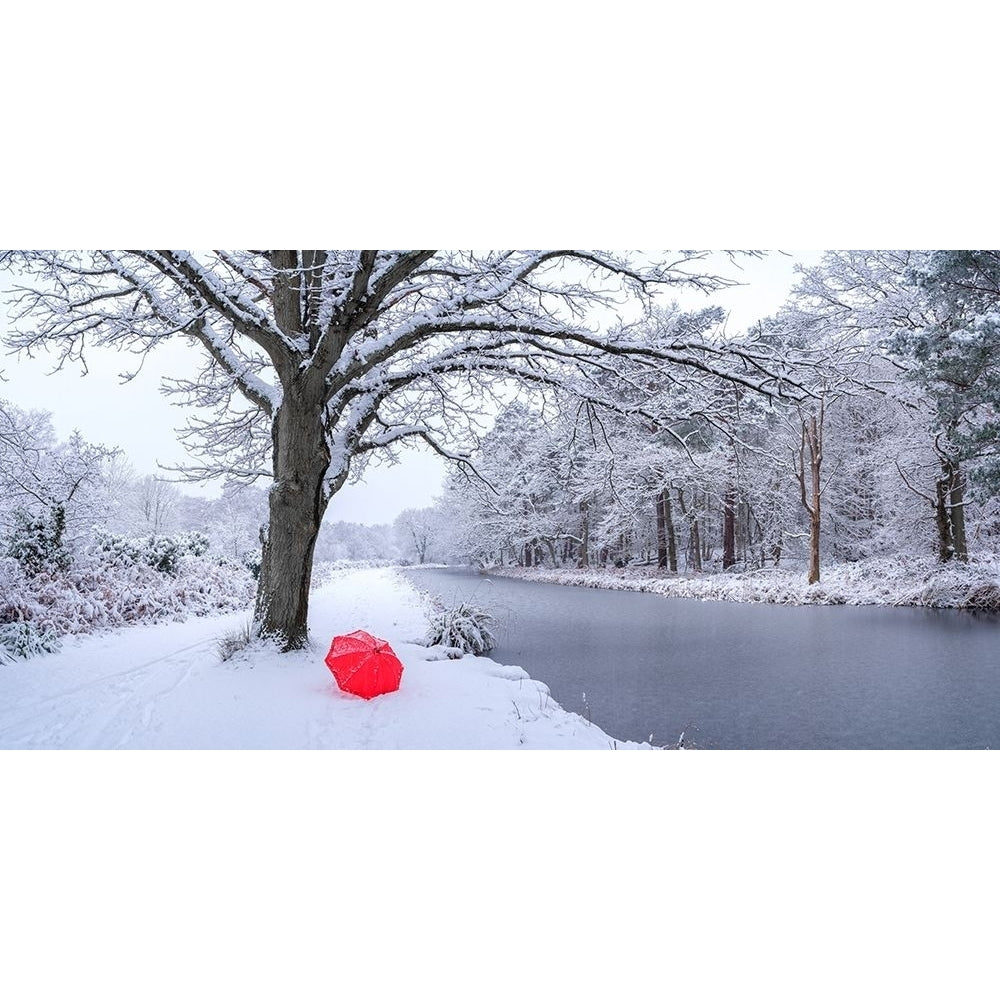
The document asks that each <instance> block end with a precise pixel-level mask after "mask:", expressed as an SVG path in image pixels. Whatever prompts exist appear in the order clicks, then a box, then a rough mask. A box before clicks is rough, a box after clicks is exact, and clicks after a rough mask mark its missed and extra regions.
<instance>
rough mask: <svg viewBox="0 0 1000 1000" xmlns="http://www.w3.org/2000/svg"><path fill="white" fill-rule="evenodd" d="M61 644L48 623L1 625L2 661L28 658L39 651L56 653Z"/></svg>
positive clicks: (0, 656)
mask: <svg viewBox="0 0 1000 1000" xmlns="http://www.w3.org/2000/svg"><path fill="white" fill-rule="evenodd" d="M59 646H60V643H59V637H58V636H57V635H56V633H55V632H54V631H53V630H52V629H51V628H50V627H49V626H47V625H37V624H35V623H34V622H8V623H7V624H6V625H0V662H4V661H7V662H10V661H11V660H15V659H22V660H27V659H28V658H29V657H32V656H37V655H38V654H39V653H54V652H56V650H58V649H59Z"/></svg>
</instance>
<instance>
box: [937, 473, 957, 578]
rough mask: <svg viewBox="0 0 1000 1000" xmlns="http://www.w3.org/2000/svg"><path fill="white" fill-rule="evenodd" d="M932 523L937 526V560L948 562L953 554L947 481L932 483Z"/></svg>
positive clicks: (941, 480)
mask: <svg viewBox="0 0 1000 1000" xmlns="http://www.w3.org/2000/svg"><path fill="white" fill-rule="evenodd" d="M934 523H935V525H936V526H937V536H938V559H939V560H940V561H941V562H943V563H944V562H948V561H949V560H950V559H951V558H952V556H953V555H954V554H955V545H954V542H953V541H952V537H951V518H950V517H949V515H948V480H947V479H938V480H936V481H935V483H934Z"/></svg>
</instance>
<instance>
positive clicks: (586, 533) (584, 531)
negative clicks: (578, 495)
mask: <svg viewBox="0 0 1000 1000" xmlns="http://www.w3.org/2000/svg"><path fill="white" fill-rule="evenodd" d="M580 514H581V515H582V517H583V524H582V525H581V527H580V558H579V560H578V561H577V565H578V566H579V567H580V569H587V568H588V567H589V566H590V504H589V502H588V501H586V500H581V501H580Z"/></svg>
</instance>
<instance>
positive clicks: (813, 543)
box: [797, 400, 823, 584]
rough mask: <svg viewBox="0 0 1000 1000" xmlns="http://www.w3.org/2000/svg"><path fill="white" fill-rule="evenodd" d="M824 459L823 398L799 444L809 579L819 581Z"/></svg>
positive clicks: (805, 421)
mask: <svg viewBox="0 0 1000 1000" xmlns="http://www.w3.org/2000/svg"><path fill="white" fill-rule="evenodd" d="M807 448H808V450H809V481H810V492H811V494H812V496H811V497H810V498H807V496H806V449H807ZM822 462H823V401H822V400H821V401H820V407H819V419H818V420H817V418H816V416H815V414H814V415H813V416H811V417H809V419H808V420H803V421H802V440H801V444H800V446H799V464H798V469H797V472H798V477H799V485H800V487H801V490H802V506H803V507H805V509H806V510H807V511H808V512H809V583H810V584H813V583H819V532H820V521H821V518H820V495H821V492H822V486H821V484H820V466H821V464H822Z"/></svg>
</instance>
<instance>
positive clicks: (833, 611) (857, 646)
mask: <svg viewBox="0 0 1000 1000" xmlns="http://www.w3.org/2000/svg"><path fill="white" fill-rule="evenodd" d="M410 578H411V579H412V580H413V582H414V583H415V584H416V585H417V586H418V587H421V588H422V589H424V590H427V591H429V592H430V593H433V594H436V595H437V596H439V597H440V598H442V599H443V600H444V601H445V602H446V603H448V604H452V603H455V602H457V601H458V600H462V599H465V600H471V601H473V602H474V603H476V604H480V605H482V606H484V607H487V608H489V609H490V610H491V611H492V612H493V613H494V614H495V615H496V616H497V617H498V618H499V619H500V621H501V623H502V626H503V627H502V630H501V640H500V644H499V645H498V646H497V648H496V649H495V650H494V651H493V652H492V653H491V654H490V655H491V656H492V657H493V659H495V660H497V661H499V662H501V663H510V664H517V665H519V666H522V667H524V669H525V670H527V671H528V673H529V674H531V676H532V677H534V678H536V679H538V680H541V681H544V682H545V683H546V684H548V686H549V687H550V688H551V690H552V696H553V698H555V699H556V701H558V702H559V703H560V704H561V705H562V706H563V707H564V708H566V709H568V710H569V711H572V712H579V713H580V714H581V715H583V716H584V717H588V718H591V719H592V720H593V721H594V722H595V723H596V724H597V725H599V726H600V727H601V728H602V729H604V730H605V731H606V732H608V733H609V734H610V735H612V736H615V737H618V738H622V739H630V740H648V739H650V738H651V737H652V740H653V742H654V743H657V744H661V745H662V744H667V743H674V742H676V740H677V739H678V737H679V736H680V734H681V733H682V732H683V733H685V741H686V742H689V743H690V742H693V743H694V744H695V745H697V746H699V747H703V748H706V749H711V748H717V749H730V748H748V749H753V748H759V749H765V748H770V749H831V748H852V749H879V748H883V749H890V748H891V749H921V748H922V749H951V748H954V749H959V748H984V747H997V746H1000V711H998V709H1000V616H998V615H982V614H973V613H971V612H966V611H952V610H943V611H935V610H928V609H923V608H885V607H863V608H855V607H780V606H774V605H767V604H739V603H735V602H729V601H697V600H691V599H686V598H665V597H660V596H659V595H656V594H639V593H630V592H624V591H611V590H592V589H588V588H584V587H564V586H560V585H558V584H551V583H536V582H533V581H526V580H511V579H506V578H503V577H491V576H483V575H481V574H480V573H478V572H477V571H475V570H470V569H445V570H440V569H434V570H425V569H419V570H413V571H412V572H411V573H410Z"/></svg>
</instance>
